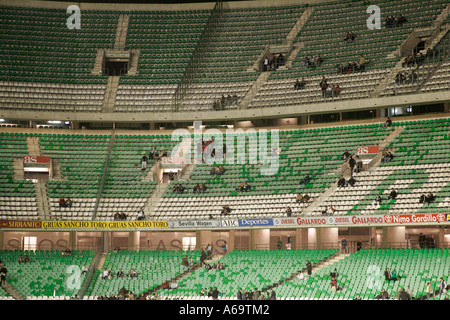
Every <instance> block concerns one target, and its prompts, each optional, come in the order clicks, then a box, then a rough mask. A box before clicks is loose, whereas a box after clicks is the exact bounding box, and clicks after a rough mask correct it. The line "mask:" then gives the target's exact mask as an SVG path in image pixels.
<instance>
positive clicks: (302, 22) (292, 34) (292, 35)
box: [286, 7, 314, 44]
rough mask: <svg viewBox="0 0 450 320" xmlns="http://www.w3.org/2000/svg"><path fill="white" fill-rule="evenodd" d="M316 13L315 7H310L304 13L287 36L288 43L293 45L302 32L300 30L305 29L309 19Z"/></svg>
mask: <svg viewBox="0 0 450 320" xmlns="http://www.w3.org/2000/svg"><path fill="white" fill-rule="evenodd" d="M313 12H314V7H308V8H306V9H305V11H303V13H302V15H301V16H300V18H298V19H297V22H296V23H295V25H294V26H293V27H292V29H291V31H289V33H288V35H287V36H286V43H288V44H292V43H293V42H294V40H295V38H296V37H297V34H298V33H299V32H300V30H301V29H302V28H303V26H304V25H305V23H306V22H307V21H308V19H309V17H310V16H311V15H312V13H313Z"/></svg>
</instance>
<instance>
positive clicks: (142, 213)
mask: <svg viewBox="0 0 450 320" xmlns="http://www.w3.org/2000/svg"><path fill="white" fill-rule="evenodd" d="M137 219H138V220H144V219H145V215H144V211H143V210H142V209H140V210H139V211H138V215H137Z"/></svg>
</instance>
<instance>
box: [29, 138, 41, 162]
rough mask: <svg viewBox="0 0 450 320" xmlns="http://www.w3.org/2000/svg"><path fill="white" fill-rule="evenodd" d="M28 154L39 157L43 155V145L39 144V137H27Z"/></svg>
mask: <svg viewBox="0 0 450 320" xmlns="http://www.w3.org/2000/svg"><path fill="white" fill-rule="evenodd" d="M27 148H28V155H29V156H31V157H39V156H40V155H41V147H40V145H39V138H37V137H27Z"/></svg>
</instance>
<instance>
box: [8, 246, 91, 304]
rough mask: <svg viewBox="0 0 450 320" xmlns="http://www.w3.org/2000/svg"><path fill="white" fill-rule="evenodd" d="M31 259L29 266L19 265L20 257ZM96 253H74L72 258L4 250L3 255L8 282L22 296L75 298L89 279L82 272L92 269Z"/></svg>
mask: <svg viewBox="0 0 450 320" xmlns="http://www.w3.org/2000/svg"><path fill="white" fill-rule="evenodd" d="M20 255H22V256H23V257H25V255H28V256H29V258H30V262H29V263H21V264H20V263H19V262H18V260H19V256H20ZM93 255H94V252H93V251H91V250H74V251H72V254H71V255H64V254H63V251H49V250H37V251H31V250H3V251H2V252H1V253H0V257H1V260H2V262H3V264H4V265H5V266H6V267H7V269H8V275H7V279H6V280H7V281H8V283H9V284H11V285H12V286H13V287H14V288H15V289H16V290H17V291H18V292H19V293H20V294H21V295H22V296H24V297H27V298H31V297H38V296H46V297H51V296H53V295H56V296H74V295H76V294H78V290H79V289H80V287H81V286H82V285H83V282H84V280H85V278H86V275H85V274H81V268H82V267H83V266H84V265H86V267H87V268H89V266H90V264H91V262H92V258H93Z"/></svg>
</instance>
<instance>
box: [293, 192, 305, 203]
mask: <svg viewBox="0 0 450 320" xmlns="http://www.w3.org/2000/svg"><path fill="white" fill-rule="evenodd" d="M295 202H296V203H303V195H302V194H301V193H299V194H298V195H297V199H296V200H295Z"/></svg>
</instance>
